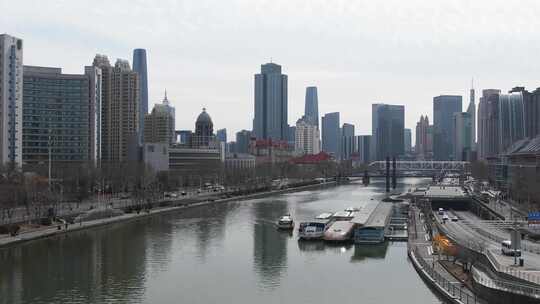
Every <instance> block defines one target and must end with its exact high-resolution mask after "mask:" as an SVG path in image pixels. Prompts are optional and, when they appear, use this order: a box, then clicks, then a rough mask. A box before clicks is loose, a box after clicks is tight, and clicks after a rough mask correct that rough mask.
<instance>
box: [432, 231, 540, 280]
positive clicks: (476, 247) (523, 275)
mask: <svg viewBox="0 0 540 304" xmlns="http://www.w3.org/2000/svg"><path fill="white" fill-rule="evenodd" d="M435 222H436V223H437V226H438V228H439V229H441V228H442V227H441V225H440V223H439V222H438V221H435ZM442 230H443V231H444V233H445V234H446V235H447V236H448V237H450V239H452V240H453V241H454V242H456V243H458V244H459V245H461V246H463V247H465V248H467V249H469V250H472V251H474V252H477V253H479V254H482V255H484V256H486V258H487V259H488V261H489V262H490V263H491V265H492V266H493V268H494V269H495V270H497V271H498V272H500V273H504V274H507V275H511V276H513V277H516V278H519V279H522V280H524V281H528V282H531V283H534V284H540V276H539V275H537V274H533V273H530V272H524V271H521V270H519V269H516V268H514V267H509V266H504V265H501V264H500V263H499V261H498V259H497V258H496V257H495V255H494V254H493V252H492V251H490V250H489V249H488V248H486V246H485V244H480V243H479V242H477V241H472V240H469V239H464V238H461V237H458V236H456V235H454V234H452V233H449V232H448V231H446V230H445V229H442ZM486 233H489V232H486Z"/></svg>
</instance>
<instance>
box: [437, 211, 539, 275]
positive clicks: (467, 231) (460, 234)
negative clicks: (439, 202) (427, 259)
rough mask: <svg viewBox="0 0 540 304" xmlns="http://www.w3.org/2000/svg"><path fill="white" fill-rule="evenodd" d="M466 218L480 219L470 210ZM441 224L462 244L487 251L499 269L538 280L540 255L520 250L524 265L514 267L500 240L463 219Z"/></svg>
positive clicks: (512, 258) (450, 213)
mask: <svg viewBox="0 0 540 304" xmlns="http://www.w3.org/2000/svg"><path fill="white" fill-rule="evenodd" d="M446 212H447V214H448V215H449V217H450V218H452V216H453V214H454V211H452V210H449V211H446ZM434 214H435V217H436V219H437V221H438V222H439V223H441V224H442V222H443V220H442V216H441V215H438V214H437V213H434ZM458 215H459V216H461V213H458ZM459 216H458V217H459ZM466 218H467V219H468V220H472V221H473V222H480V221H481V219H480V218H478V217H476V215H474V214H472V213H470V212H467V213H466ZM442 226H443V227H444V229H445V230H446V231H447V232H448V234H449V235H450V236H451V237H452V238H455V239H456V240H457V241H458V242H460V243H462V245H466V246H468V247H477V248H478V247H481V248H483V249H484V250H486V251H488V252H489V255H490V256H491V259H492V261H494V262H495V264H498V265H496V266H497V267H498V269H499V271H501V272H506V273H509V274H512V275H516V276H519V277H521V278H523V279H526V280H529V281H531V282H535V283H536V282H538V281H540V255H538V254H535V253H531V252H527V251H524V252H522V258H523V259H524V261H525V266H524V267H516V266H514V262H515V260H514V257H511V256H506V255H503V254H502V252H501V244H500V242H498V241H496V240H493V239H490V238H489V237H487V236H485V235H484V234H482V233H479V232H478V231H476V230H475V229H473V228H472V227H471V226H470V225H467V223H466V222H465V221H463V220H458V221H457V222H452V221H450V220H448V221H446V223H445V224H442ZM516 271H519V273H517V274H516Z"/></svg>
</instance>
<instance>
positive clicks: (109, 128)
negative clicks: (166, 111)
mask: <svg viewBox="0 0 540 304" xmlns="http://www.w3.org/2000/svg"><path fill="white" fill-rule="evenodd" d="M93 66H95V67H98V68H100V69H101V73H102V90H101V100H102V104H101V108H102V112H101V138H102V140H101V157H102V161H104V162H122V161H128V160H133V159H132V157H131V156H132V155H133V154H134V153H133V152H132V151H133V150H134V149H138V136H137V135H138V133H137V131H138V130H139V113H140V112H139V102H140V99H139V91H140V90H139V75H138V74H137V73H136V72H134V71H133V70H131V68H130V66H129V62H127V61H126V60H121V59H118V60H117V61H116V64H115V66H114V67H112V66H111V65H110V63H109V59H108V58H107V56H104V55H96V57H95V58H94V62H93Z"/></svg>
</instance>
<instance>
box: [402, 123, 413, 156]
mask: <svg viewBox="0 0 540 304" xmlns="http://www.w3.org/2000/svg"><path fill="white" fill-rule="evenodd" d="M403 136H405V137H404V139H403V140H404V145H405V153H411V152H412V131H411V129H403Z"/></svg>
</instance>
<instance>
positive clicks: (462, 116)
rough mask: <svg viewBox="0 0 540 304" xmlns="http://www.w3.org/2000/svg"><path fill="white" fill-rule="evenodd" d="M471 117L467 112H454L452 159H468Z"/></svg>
mask: <svg viewBox="0 0 540 304" xmlns="http://www.w3.org/2000/svg"><path fill="white" fill-rule="evenodd" d="M471 128H472V117H471V116H470V114H469V113H468V112H461V113H454V130H455V132H454V138H453V143H452V145H453V146H454V152H453V155H454V160H457V161H468V160H470V152H471V148H472V147H471V143H472V141H471V134H472V132H471Z"/></svg>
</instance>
